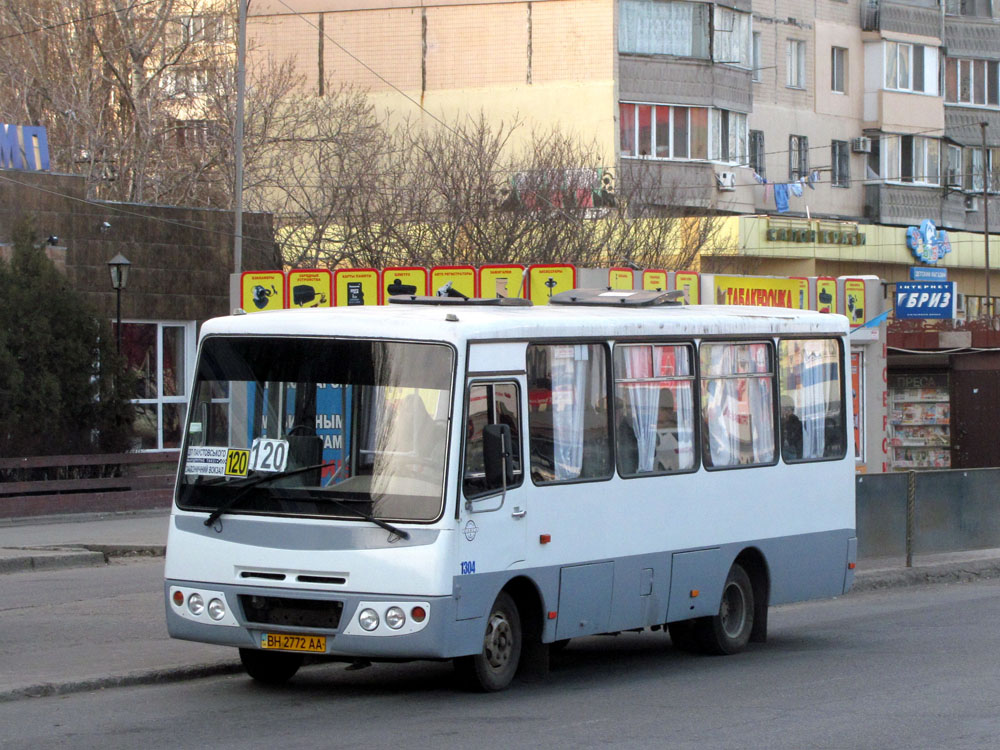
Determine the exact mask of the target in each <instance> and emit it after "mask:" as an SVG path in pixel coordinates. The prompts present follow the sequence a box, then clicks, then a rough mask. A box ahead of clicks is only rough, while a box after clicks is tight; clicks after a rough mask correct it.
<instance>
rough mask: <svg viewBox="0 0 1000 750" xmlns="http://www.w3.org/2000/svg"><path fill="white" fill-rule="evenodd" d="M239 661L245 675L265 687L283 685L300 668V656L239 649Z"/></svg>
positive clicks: (253, 649)
mask: <svg viewBox="0 0 1000 750" xmlns="http://www.w3.org/2000/svg"><path fill="white" fill-rule="evenodd" d="M240 661H241V662H243V669H244V670H246V673H247V674H248V675H250V676H251V677H252V678H253V679H254V680H256V681H257V682H261V683H263V684H265V685H284V684H285V683H286V682H288V681H289V680H290V679H292V677H294V676H295V673H296V672H298V671H299V667H301V666H302V655H301V654H285V653H279V652H272V651H258V650H257V649H255V648H241V649H240Z"/></svg>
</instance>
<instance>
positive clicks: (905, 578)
mask: <svg viewBox="0 0 1000 750" xmlns="http://www.w3.org/2000/svg"><path fill="white" fill-rule="evenodd" d="M991 578H1000V559H987V560H966V561H962V562H948V563H937V564H932V565H921V566H919V567H914V568H887V569H884V570H872V571H868V572H862V573H857V574H856V575H855V577H854V586H853V587H852V588H851V592H864V591H879V590H882V589H889V588H901V587H906V586H920V585H922V584H927V583H968V582H971V581H980V580H988V579H991Z"/></svg>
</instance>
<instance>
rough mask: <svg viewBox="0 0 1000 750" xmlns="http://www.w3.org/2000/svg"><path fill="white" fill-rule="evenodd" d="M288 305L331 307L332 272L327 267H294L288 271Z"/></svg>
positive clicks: (295, 306)
mask: <svg viewBox="0 0 1000 750" xmlns="http://www.w3.org/2000/svg"><path fill="white" fill-rule="evenodd" d="M287 298H288V306H289V307H293V308H297V307H333V274H332V273H330V271H329V269H326V268H316V269H311V270H302V269H295V270H292V271H289V272H288V291H287Z"/></svg>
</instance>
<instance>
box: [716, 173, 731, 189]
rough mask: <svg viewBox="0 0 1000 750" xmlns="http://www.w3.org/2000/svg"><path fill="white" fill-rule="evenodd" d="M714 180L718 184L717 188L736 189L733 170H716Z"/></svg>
mask: <svg viewBox="0 0 1000 750" xmlns="http://www.w3.org/2000/svg"><path fill="white" fill-rule="evenodd" d="M715 181H716V182H717V183H718V185H719V190H735V189H736V173H735V172H716V174H715Z"/></svg>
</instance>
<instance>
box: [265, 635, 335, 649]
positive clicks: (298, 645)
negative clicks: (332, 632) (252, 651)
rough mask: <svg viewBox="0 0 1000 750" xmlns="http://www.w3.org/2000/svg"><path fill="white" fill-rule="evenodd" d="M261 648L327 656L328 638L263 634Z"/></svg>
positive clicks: (321, 636) (322, 636) (323, 636)
mask: <svg viewBox="0 0 1000 750" xmlns="http://www.w3.org/2000/svg"><path fill="white" fill-rule="evenodd" d="M260 647H261V648H267V649H277V650H279V651H307V652H309V653H312V654H325V653H326V636H325V635H291V634H289V633H263V634H261V636H260Z"/></svg>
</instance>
